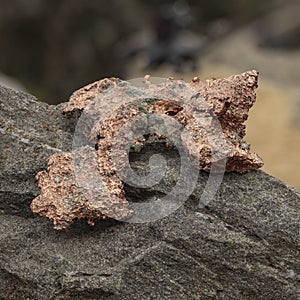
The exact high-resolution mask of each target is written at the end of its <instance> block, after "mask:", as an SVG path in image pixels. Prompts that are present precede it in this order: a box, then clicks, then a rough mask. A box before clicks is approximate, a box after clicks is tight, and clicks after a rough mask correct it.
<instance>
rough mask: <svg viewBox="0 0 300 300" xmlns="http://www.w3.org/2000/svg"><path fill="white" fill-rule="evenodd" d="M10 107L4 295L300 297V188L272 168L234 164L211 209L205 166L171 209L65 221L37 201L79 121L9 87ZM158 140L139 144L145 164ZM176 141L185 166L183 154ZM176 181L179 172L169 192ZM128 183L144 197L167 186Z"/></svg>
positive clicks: (1, 238) (5, 95) (132, 194)
mask: <svg viewBox="0 0 300 300" xmlns="http://www.w3.org/2000/svg"><path fill="white" fill-rule="evenodd" d="M0 107H1V110H0V135H1V142H2V143H1V150H0V170H1V171H0V203H1V215H0V222H1V226H0V268H1V274H0V276H1V281H0V298H1V299H130V300H131V299H272V300H273V299H295V300H296V299H299V297H300V288H299V286H300V253H299V251H300V235H299V230H300V228H299V224H300V213H299V212H300V192H299V191H297V190H295V189H293V188H290V187H288V186H286V185H285V184H283V183H282V182H280V181H278V180H277V179H275V178H273V177H271V176H269V175H267V174H266V173H264V172H262V171H251V172H248V173H246V174H243V175H241V174H235V173H227V174H225V177H224V180H223V183H222V185H221V187H220V190H219V191H218V193H217V195H216V197H215V199H214V200H213V201H211V202H210V203H208V205H207V206H205V207H204V208H201V209H200V208H198V205H197V204H198V200H199V197H200V196H201V192H202V190H203V187H204V185H205V183H206V180H207V175H206V174H205V173H200V176H199V180H198V185H197V188H196V189H195V191H194V193H193V195H192V196H191V197H190V198H189V200H188V201H187V202H186V203H185V205H184V206H182V207H181V208H179V209H178V210H177V211H176V212H175V213H173V214H172V215H170V216H169V217H166V218H164V219H162V220H159V221H156V222H153V223H149V224H138V225H137V224H129V223H121V222H118V221H115V220H104V221H99V222H97V223H96V224H95V226H94V227H89V226H88V225H87V224H86V223H85V221H80V222H77V223H76V224H73V225H72V226H71V228H70V229H69V231H67V232H54V231H53V229H52V224H51V223H50V221H49V220H47V219H45V218H41V217H36V216H35V215H33V214H32V213H31V212H30V209H29V205H30V202H31V200H32V199H33V198H34V197H35V196H36V195H37V194H38V193H39V190H38V187H37V184H36V182H35V179H34V176H35V174H36V173H37V172H38V171H40V170H42V169H45V167H46V163H47V159H48V157H49V156H50V155H51V154H53V153H58V152H60V151H69V150H70V148H71V143H72V130H73V128H74V124H73V123H72V121H70V120H67V119H66V118H65V117H64V116H62V115H61V113H60V108H59V107H55V106H48V105H47V104H44V103H39V102H36V99H34V97H32V96H30V95H28V94H25V93H21V92H15V91H13V90H10V89H7V88H3V87H0ZM146 150H147V149H146ZM151 151H152V152H154V149H151V148H149V149H148V151H144V152H143V151H142V152H141V153H140V154H135V155H133V156H132V158H131V159H132V164H133V166H135V167H136V168H139V166H142V165H143V164H145V162H147V159H148V156H149V155H150V154H151ZM168 151H169V152H166V156H167V159H168V162H170V164H169V165H170V166H171V169H172V166H175V167H174V173H176V165H177V162H178V155H177V153H176V152H174V151H173V150H168ZM170 185H172V176H170V178H167V179H164V180H162V182H161V183H160V190H159V193H167V191H168V188H169V186H170ZM127 193H128V199H129V200H132V201H141V200H147V198H148V199H151V197H153V194H154V193H155V191H151V190H149V191H143V190H134V189H130V190H129V189H128V192H127Z"/></svg>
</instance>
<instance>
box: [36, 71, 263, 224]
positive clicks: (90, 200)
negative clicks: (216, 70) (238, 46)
mask: <svg viewBox="0 0 300 300" xmlns="http://www.w3.org/2000/svg"><path fill="white" fill-rule="evenodd" d="M257 80H258V72H257V71H255V70H252V71H249V72H245V73H243V74H240V75H234V76H230V77H228V78H224V79H210V80H206V81H201V80H200V79H199V78H198V77H195V78H193V80H192V81H191V82H190V83H184V82H183V81H176V80H174V79H173V78H170V79H169V82H170V83H176V84H177V85H178V84H179V85H180V84H184V85H185V86H187V87H190V88H191V89H192V90H193V91H195V93H196V94H195V97H194V100H195V99H196V100H195V101H197V97H198V96H199V95H201V97H203V98H204V101H205V103H206V104H205V107H202V106H201V105H202V104H201V102H200V101H198V103H197V104H198V106H199V107H200V106H201V109H202V110H203V111H204V115H205V114H206V115H209V113H210V110H211V111H212V112H213V113H214V115H215V116H216V117H217V119H218V121H219V123H220V125H221V128H222V131H223V135H224V140H225V143H226V149H227V151H226V159H227V160H226V171H236V172H239V173H244V172H246V171H248V170H254V169H257V168H260V167H261V166H262V165H263V162H262V160H261V158H260V157H259V156H258V155H257V154H255V153H251V152H250V145H249V144H248V143H247V142H245V141H243V137H244V136H245V125H244V122H245V121H246V120H247V117H248V111H249V109H250V108H251V107H252V105H253V104H254V102H255V100H256V94H255V89H256V88H257ZM120 82H122V81H121V80H120V79H117V78H109V79H107V78H106V79H103V80H100V81H97V82H94V83H92V84H89V85H87V86H85V87H83V88H81V89H80V90H78V91H76V92H74V93H73V94H72V95H71V97H70V99H69V102H68V103H67V104H66V105H65V107H64V109H63V113H64V114H66V115H67V116H69V117H78V116H79V115H80V114H84V113H88V112H89V111H91V110H97V109H98V110H101V109H103V107H104V106H105V105H103V106H101V105H100V106H97V105H94V102H95V99H97V97H98V96H99V95H101V94H102V93H104V91H107V90H109V89H114V88H116V86H118V84H119V83H120ZM145 82H148V83H150V82H151V78H150V77H149V76H148V77H145ZM155 88H156V87H155V86H154V85H151V83H150V84H149V87H148V91H147V92H148V94H150V95H155V93H153V92H155ZM151 89H153V90H151ZM161 95H163V92H162V93H161ZM162 98H163V99H159V98H157V97H153V98H150V99H149V98H147V99H140V100H139V101H135V102H131V103H129V104H128V103H126V101H125V102H124V103H122V104H121V105H120V106H119V107H118V109H117V110H114V111H113V112H112V113H111V115H110V116H109V118H107V119H106V120H105V122H102V121H101V120H98V122H97V121H96V122H95V124H93V125H92V126H91V127H90V128H88V129H87V131H86V132H85V133H84V134H85V135H86V137H87V139H89V140H90V141H91V142H92V143H94V144H96V150H91V148H89V149H87V148H88V147H89V146H85V147H83V149H79V150H76V156H78V155H79V157H81V158H83V160H87V161H90V162H91V161H92V160H95V164H94V165H96V168H95V169H93V168H89V167H86V168H83V169H82V170H83V171H82V170H81V172H79V174H80V175H78V174H77V175H76V174H75V173H76V172H75V170H74V169H76V166H74V162H73V158H74V155H75V154H74V153H63V154H54V155H52V156H51V157H50V158H49V161H48V170H47V171H43V172H39V173H38V174H37V176H36V178H37V180H38V183H39V187H40V188H41V194H40V195H39V196H38V197H36V198H35V199H34V200H33V201H32V204H31V209H32V211H33V212H35V213H39V214H40V215H42V216H46V217H48V218H49V219H50V220H52V221H53V224H54V228H55V229H57V230H60V229H66V228H68V227H69V225H70V224H71V223H72V222H73V221H74V220H75V219H80V218H86V219H87V220H88V222H89V224H90V225H93V224H94V220H96V219H105V218H108V217H109V218H114V219H117V220H124V219H126V218H129V217H130V216H131V214H132V213H134V212H132V211H130V210H129V208H128V202H127V200H126V198H125V193H124V190H123V183H122V181H121V180H120V179H119V178H118V176H117V174H116V167H115V165H114V164H113V162H112V160H113V159H112V157H111V148H112V145H113V143H114V141H115V139H116V134H117V133H118V132H119V130H120V129H121V128H122V126H124V125H126V124H127V123H128V122H129V121H130V120H131V119H132V118H133V117H135V116H137V115H139V114H149V113H152V112H156V113H157V114H161V115H164V116H168V117H172V118H174V119H176V121H178V122H179V123H180V124H181V125H182V126H184V128H185V129H186V130H188V131H189V132H190V133H191V135H192V137H193V140H194V143H195V144H196V146H197V149H196V152H195V151H194V152H193V153H190V149H189V146H188V145H186V148H187V149H186V151H187V153H189V154H190V155H192V156H195V157H196V158H197V160H196V161H197V164H198V168H199V169H200V170H204V171H209V170H210V168H211V165H212V163H213V161H212V155H211V151H210V149H211V147H210V143H209V142H208V136H209V132H208V131H207V130H206V129H205V128H203V126H201V124H198V123H197V122H196V121H195V119H194V118H193V116H192V115H191V113H190V112H189V111H188V110H187V109H185V106H184V105H183V106H181V105H180V103H178V102H175V101H172V100H168V99H167V100H166V98H165V97H163V96H162ZM203 98H202V99H203ZM120 99H121V97H120ZM120 99H110V101H121V100H120ZM96 115H97V114H96ZM153 136H156V138H157V139H158V140H163V141H165V142H166V145H167V146H168V145H169V141H168V140H167V138H166V137H165V136H163V135H159V134H157V133H156V134H150V135H149V136H148V137H145V136H144V137H142V138H140V139H137V140H136V141H135V142H134V143H133V145H132V146H133V147H132V149H133V150H137V149H141V147H143V145H144V144H145V142H147V139H148V140H151V137H153ZM117 140H118V142H117V147H118V148H120V149H122V147H124V145H126V137H123V140H122V138H120V137H118V139H117ZM210 142H211V140H210ZM213 142H215V143H218V141H217V138H216V137H215V140H214V141H213ZM136 146H139V147H136ZM86 150H89V151H86ZM92 151H93V153H94V155H95V156H94V157H93V156H89V155H88V154H86V153H92ZM121 153H122V154H121V155H120V161H121V162H122V161H126V156H127V152H126V151H125V150H124V151H123V152H121ZM84 156H86V157H84ZM122 159H123V160H122ZM91 165H93V163H90V164H89V163H87V164H86V166H91ZM118 167H119V168H120V169H122V168H123V167H124V168H125V166H122V164H120V165H118ZM91 174H95V175H94V177H95V178H96V177H97V176H99V175H100V176H101V178H102V180H103V185H104V187H103V188H102V189H99V185H98V184H97V182H93V180H88V182H89V186H84V187H82V186H80V187H79V185H78V178H76V176H82V178H83V179H84V178H91ZM79 179H80V178H79ZM79 181H80V180H79Z"/></svg>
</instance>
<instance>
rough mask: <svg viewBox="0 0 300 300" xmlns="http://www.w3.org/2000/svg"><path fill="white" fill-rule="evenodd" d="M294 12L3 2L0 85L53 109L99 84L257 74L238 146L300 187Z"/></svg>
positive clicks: (298, 48) (271, 7) (272, 4)
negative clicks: (145, 78)
mask: <svg viewBox="0 0 300 300" xmlns="http://www.w3.org/2000/svg"><path fill="white" fill-rule="evenodd" d="M299 15H300V1H298V0H295V1H293V0H264V1H261V0H228V1H218V0H210V1H204V0H189V1H188V0H186V1H184V0H178V1H176V0H172V1H167V0H159V1H158V0H151V1H145V0H144V1H143V0H123V1H119V0H110V1H104V0H31V1H28V0H1V1H0V84H2V85H6V86H9V87H13V88H15V89H19V90H24V91H27V92H30V93H31V94H34V95H35V96H37V97H38V98H39V99H40V100H41V101H45V102H48V103H50V104H56V103H60V102H63V101H67V100H68V97H69V95H70V94H71V93H72V92H73V91H74V90H76V89H78V88H80V87H82V86H84V85H86V84H88V83H90V82H93V81H96V80H98V79H101V78H103V77H109V76H116V77H120V78H123V79H132V78H136V77H141V76H144V75H145V74H151V75H152V76H157V77H169V76H173V77H175V78H177V79H185V80H187V81H190V80H191V79H192V78H193V77H194V76H196V75H197V76H199V77H200V78H201V79H202V80H203V79H207V78H211V77H224V76H229V75H232V74H236V73H240V72H244V71H246V70H249V69H256V70H258V71H259V72H260V81H259V89H258V100H257V103H256V104H255V106H254V108H253V109H252V110H251V112H250V116H249V120H248V121H247V135H246V138H245V139H246V140H247V141H248V142H250V143H251V145H252V150H253V151H255V152H257V153H258V154H259V155H260V156H261V157H262V158H263V159H264V161H265V166H264V170H265V171H267V172H268V173H270V174H271V175H274V176H275V177H278V178H280V179H281V180H283V181H284V182H286V183H288V184H290V185H292V186H295V187H297V188H300V173H299V167H300V157H299V152H300V86H299V83H300V71H299V70H300V17H299Z"/></svg>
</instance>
